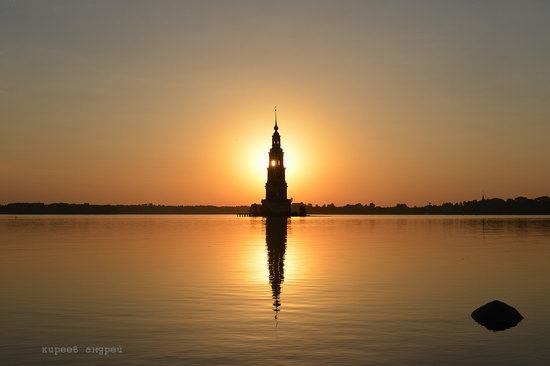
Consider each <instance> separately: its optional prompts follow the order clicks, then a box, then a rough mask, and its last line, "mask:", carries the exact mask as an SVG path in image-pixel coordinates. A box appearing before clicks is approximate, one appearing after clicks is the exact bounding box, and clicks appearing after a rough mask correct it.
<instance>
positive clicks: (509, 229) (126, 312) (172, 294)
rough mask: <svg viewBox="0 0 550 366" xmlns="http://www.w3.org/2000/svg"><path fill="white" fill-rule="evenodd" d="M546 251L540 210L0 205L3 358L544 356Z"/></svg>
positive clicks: (549, 325) (219, 360)
mask: <svg viewBox="0 0 550 366" xmlns="http://www.w3.org/2000/svg"><path fill="white" fill-rule="evenodd" d="M549 259H550V218H543V217H479V216H476V217H444V216H443V217H442V216H439V217H438V216H422V217H418V216H408V217H404V216H334V217H329V216H327V217H307V218H292V219H291V220H289V221H288V223H287V222H286V220H284V221H281V220H271V219H270V220H268V221H266V220H265V219H261V218H243V217H235V216H18V217H15V216H0V290H1V292H2V296H1V297H0V319H1V322H0V326H1V332H0V363H1V364H5V365H39V364H44V365H258V364H262V365H464V364H468V365H499V366H501V365H548V364H550V265H549V264H550V260H549ZM493 299H499V300H502V301H505V302H506V303H508V304H510V305H512V306H514V307H516V308H517V309H518V310H519V311H520V312H521V313H522V314H523V316H524V317H525V319H524V320H523V321H522V322H520V323H519V324H518V325H517V326H516V327H513V328H510V329H508V330H505V331H501V332H492V331H489V330H487V329H485V328H484V327H482V326H481V325H479V324H477V323H476V322H474V321H473V320H472V318H471V317H470V313H471V312H472V311H473V310H474V309H476V308H477V307H479V306H481V305H483V304H485V303H487V302H489V301H491V300H493ZM75 346H76V347H78V353H66V352H65V353H59V354H57V355H55V354H53V353H43V352H44V350H43V349H42V347H75ZM87 347H120V348H118V351H117V352H113V353H111V354H109V355H100V354H99V353H98V352H100V349H99V348H95V349H92V348H89V349H88V351H89V353H87V352H86V351H87V349H86V348H87ZM48 350H50V348H47V349H46V352H49V351H48ZM120 351H121V352H120Z"/></svg>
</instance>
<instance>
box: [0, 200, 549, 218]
mask: <svg viewBox="0 0 550 366" xmlns="http://www.w3.org/2000/svg"><path fill="white" fill-rule="evenodd" d="M302 205H303V206H305V208H306V211H307V214H310V215H550V197H548V196H542V197H537V198H533V199H530V198H526V197H516V198H513V199H512V198H509V199H506V200H503V199H500V198H491V199H485V198H483V199H481V200H479V201H478V200H473V201H463V202H456V203H444V204H442V205H431V204H429V205H427V206H421V207H417V206H414V207H409V206H407V205H406V204H397V205H395V206H393V207H380V206H377V205H375V204H373V203H370V204H361V203H357V204H348V205H344V206H336V205H334V204H328V205H327V204H325V205H313V204H306V203H303V202H299V203H293V204H292V206H293V210H297V209H298V208H299V207H300V206H302ZM249 208H250V206H245V205H241V206H214V205H194V206H168V205H154V204H151V203H149V204H139V205H95V204H89V203H51V204H45V203H8V204H6V205H0V214H8V215H199V214H205V215H212V214H235V215H236V214H242V213H247V212H248V211H249Z"/></svg>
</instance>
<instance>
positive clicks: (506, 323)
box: [472, 300, 523, 332]
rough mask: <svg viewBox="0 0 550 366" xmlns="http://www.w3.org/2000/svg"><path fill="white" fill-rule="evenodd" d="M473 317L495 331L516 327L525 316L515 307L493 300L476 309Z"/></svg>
mask: <svg viewBox="0 0 550 366" xmlns="http://www.w3.org/2000/svg"><path fill="white" fill-rule="evenodd" d="M472 318H474V320H475V321H476V322H478V323H479V324H481V325H483V326H484V327H485V328H487V329H489V330H492V331H494V332H496V331H499V330H505V329H508V328H512V327H515V326H516V325H517V324H518V323H519V322H520V321H522V319H523V316H522V315H521V314H520V313H519V311H517V310H516V309H515V308H513V307H511V306H510V305H508V304H505V303H503V302H502V301H498V300H493V301H491V302H490V303H488V304H485V305H483V306H482V307H479V308H477V309H475V310H474V311H473V312H472Z"/></svg>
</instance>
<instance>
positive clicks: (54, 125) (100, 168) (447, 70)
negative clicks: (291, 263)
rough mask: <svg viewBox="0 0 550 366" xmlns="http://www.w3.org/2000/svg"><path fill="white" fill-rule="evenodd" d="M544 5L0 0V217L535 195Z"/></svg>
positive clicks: (549, 113) (540, 181) (543, 160)
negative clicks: (279, 161) (37, 206)
mask: <svg viewBox="0 0 550 366" xmlns="http://www.w3.org/2000/svg"><path fill="white" fill-rule="evenodd" d="M549 65H550V1H441V0H437V1H317V0H316V1H196V2H191V1H9V0H1V1H0V203H9V202H29V201H32V202H37V201H38V202H60V201H62V202H90V203H149V202H152V203H160V204H184V205H191V204H215V205H235V204H251V203H253V202H259V201H260V199H261V198H262V197H263V196H264V194H265V192H264V184H265V181H266V167H267V152H268V150H269V148H270V144H271V134H272V132H273V108H274V106H275V105H277V107H278V116H279V127H280V130H279V132H280V133H281V139H282V147H283V149H284V151H285V159H286V165H287V182H288V185H289V196H290V197H293V198H294V201H304V202H312V203H319V204H323V203H331V202H333V203H335V204H345V203H357V202H361V203H369V202H374V203H376V204H379V205H394V204H396V203H407V204H410V205H424V204H427V203H428V202H432V203H442V202H444V201H452V202H455V201H462V200H470V199H478V198H479V197H481V194H482V191H484V192H485V195H486V196H489V197H501V198H508V197H516V196H519V195H523V196H527V197H537V196H542V195H549V194H550V66H549Z"/></svg>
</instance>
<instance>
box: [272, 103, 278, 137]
mask: <svg viewBox="0 0 550 366" xmlns="http://www.w3.org/2000/svg"><path fill="white" fill-rule="evenodd" d="M273 128H274V129H275V131H277V130H278V129H279V126H277V106H275V127H273Z"/></svg>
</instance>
